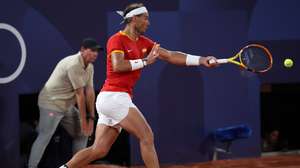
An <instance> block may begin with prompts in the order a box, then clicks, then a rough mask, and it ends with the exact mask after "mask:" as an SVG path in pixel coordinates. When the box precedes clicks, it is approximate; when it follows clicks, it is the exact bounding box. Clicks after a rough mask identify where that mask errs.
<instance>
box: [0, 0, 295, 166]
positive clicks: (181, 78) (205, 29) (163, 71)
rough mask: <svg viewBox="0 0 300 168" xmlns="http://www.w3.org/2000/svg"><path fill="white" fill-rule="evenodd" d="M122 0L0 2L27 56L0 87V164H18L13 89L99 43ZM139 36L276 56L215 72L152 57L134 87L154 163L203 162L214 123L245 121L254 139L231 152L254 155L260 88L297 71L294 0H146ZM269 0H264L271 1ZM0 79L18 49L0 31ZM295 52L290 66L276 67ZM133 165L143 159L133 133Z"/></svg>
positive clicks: (188, 47)
mask: <svg viewBox="0 0 300 168" xmlns="http://www.w3.org/2000/svg"><path fill="white" fill-rule="evenodd" d="M129 2H132V1H124V0H110V1H97V0H91V1H85V2H83V1H67V0H65V1H59V0H44V1H33V0H1V2H0V23H7V24H10V25H12V26H14V27H15V28H16V29H17V30H18V31H19V32H20V33H21V35H22V37H23V38H24V40H25V43H26V48H27V60H26V64H25V67H24V69H23V71H22V73H21V75H20V76H19V77H18V78H17V79H16V80H14V81H12V82H10V83H7V84H0V115H1V117H0V123H1V125H0V134H1V139H0V144H1V146H0V159H1V160H0V162H1V163H2V165H3V166H4V167H10V168H14V167H18V164H19V159H20V158H19V106H18V105H19V102H18V100H19V97H18V96H19V95H20V94H24V93H35V92H38V91H39V90H40V89H41V87H42V86H43V84H44V83H45V81H46V80H47V79H48V77H49V75H50V73H51V72H52V70H53V68H54V66H55V64H56V63H57V62H58V61H59V60H60V59H62V58H63V57H65V56H67V55H70V54H73V53H74V52H77V50H78V48H79V44H80V42H81V40H82V39H83V38H85V37H87V36H91V37H94V38H96V39H97V40H98V41H99V42H100V43H101V44H102V45H103V46H105V44H106V41H107V39H108V38H109V36H110V35H112V34H113V33H115V32H116V31H119V30H120V29H121V28H122V27H121V26H120V25H119V22H120V21H121V18H120V17H119V16H118V15H117V14H115V13H114V11H115V10H120V9H123V8H124V7H125V6H126V5H127V4H128V3H129ZM140 2H143V3H144V4H145V5H146V6H147V7H148V10H149V11H150V21H151V26H150V28H149V30H148V32H147V35H148V36H149V37H151V38H152V39H153V40H154V41H157V42H159V43H160V44H161V46H163V47H165V48H168V49H171V50H180V51H184V52H187V53H191V54H198V55H215V56H217V57H228V56H231V55H233V54H234V53H236V52H237V51H238V50H239V49H240V48H241V47H242V46H244V45H246V44H248V43H251V42H257V43H260V44H263V45H266V46H267V47H268V48H269V49H270V50H271V52H272V53H273V56H274V67H273V69H272V70H271V71H269V72H268V73H266V74H263V75H256V74H252V73H249V72H245V71H241V70H239V69H237V68H236V67H234V66H232V65H224V66H220V67H218V68H216V69H206V68H203V67H189V68H187V67H178V66H174V65H170V64H166V63H165V62H162V61H159V62H157V63H156V64H154V65H152V66H149V67H147V68H146V69H145V70H144V72H143V76H142V78H141V80H140V81H139V83H138V85H137V86H136V89H135V98H134V102H135V103H136V104H137V105H138V106H139V108H140V109H141V110H142V112H143V113H144V115H145V116H146V118H147V120H148V121H149V123H150V125H151V126H152V128H153V131H154V134H155V137H156V146H157V151H158V154H159V156H160V160H161V162H162V163H185V162H197V161H206V160H208V159H209V153H210V152H211V147H212V146H211V145H212V144H211V141H210V139H209V135H210V133H211V132H212V131H213V130H214V129H215V128H218V127H223V126H227V125H233V124H240V123H246V124H248V125H249V126H250V127H251V128H252V129H253V130H254V134H253V136H252V137H251V138H250V139H248V140H245V141H240V142H238V143H236V144H235V145H234V147H233V153H234V155H232V157H235V158H239V157H251V156H259V155H260V97H259V93H260V85H261V84H262V83H291V82H292V83H296V82H299V81H300V78H299V75H298V74H299V72H300V67H299V63H300V62H299V58H298V57H297V55H298V54H299V53H300V48H299V44H300V31H299V30H300V24H299V21H298V20H299V19H298V18H299V17H300V11H299V10H298V9H297V8H298V6H299V5H300V2H299V1H297V0H289V1H280V0H272V1H271V0H248V1H244V0H164V1H158V0H152V1H140ZM270 4H271V5H270ZM0 44H1V45H0V49H1V54H0V77H5V76H7V75H9V74H11V73H12V72H14V70H15V69H16V68H17V66H18V62H19V61H20V54H21V53H20V46H19V45H18V41H17V39H16V38H15V37H14V36H13V35H12V34H11V33H10V32H8V31H5V30H1V29H0ZM286 57H291V58H293V59H294V62H295V66H294V68H293V69H289V70H287V69H285V68H283V66H282V62H283V60H284V58H286ZM104 80H105V53H101V54H100V55H99V58H98V60H97V62H96V63H95V81H94V83H95V86H96V87H97V88H100V87H101V85H102V84H103V82H104ZM132 142H133V143H132V145H131V149H132V155H131V160H132V163H134V164H137V163H141V158H140V156H139V150H138V146H137V143H135V139H132Z"/></svg>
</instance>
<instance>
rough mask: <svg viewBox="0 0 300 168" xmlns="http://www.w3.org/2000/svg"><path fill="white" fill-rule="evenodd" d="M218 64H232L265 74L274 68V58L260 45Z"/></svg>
mask: <svg viewBox="0 0 300 168" xmlns="http://www.w3.org/2000/svg"><path fill="white" fill-rule="evenodd" d="M208 62H209V63H210V64H211V63H215V61H214V60H209V61H208ZM217 63H219V64H225V63H232V64H235V65H238V66H239V67H241V68H243V69H246V70H248V71H251V72H255V73H263V72H266V71H268V70H270V69H271V68H272V65H273V58H272V54H271V53H270V51H269V50H268V49H267V48H266V47H264V46H262V45H259V44H250V45H247V46H246V47H244V48H242V49H241V50H240V51H239V52H238V53H237V54H236V55H235V56H233V57H231V58H226V59H217Z"/></svg>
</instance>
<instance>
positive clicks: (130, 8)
mask: <svg viewBox="0 0 300 168" xmlns="http://www.w3.org/2000/svg"><path fill="white" fill-rule="evenodd" d="M143 6H144V4H142V3H132V4H129V5H128V6H126V8H125V9H124V11H123V12H124V16H126V14H127V13H129V12H130V11H132V10H134V9H136V8H140V7H143ZM130 21H131V18H127V19H125V20H124V23H125V24H128V23H129V22H130Z"/></svg>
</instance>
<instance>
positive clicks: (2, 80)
mask: <svg viewBox="0 0 300 168" xmlns="http://www.w3.org/2000/svg"><path fill="white" fill-rule="evenodd" d="M1 29H4V30H7V31H9V32H11V33H12V34H13V35H15V36H16V37H17V39H18V41H19V44H20V46H21V61H20V63H19V65H18V68H17V69H16V71H15V72H14V73H12V74H11V75H9V76H7V77H0V84H1V83H9V82H11V81H13V80H14V79H16V78H17V77H18V76H19V75H20V73H21V72H22V70H23V68H24V65H25V61H26V46H25V42H24V39H23V37H22V36H21V34H20V33H19V32H18V30H17V29H16V28H14V27H13V26H11V25H9V24H5V23H0V30H1Z"/></svg>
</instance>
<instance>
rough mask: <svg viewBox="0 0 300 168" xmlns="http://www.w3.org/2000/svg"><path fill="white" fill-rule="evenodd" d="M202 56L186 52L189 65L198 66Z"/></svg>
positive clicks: (186, 61)
mask: <svg viewBox="0 0 300 168" xmlns="http://www.w3.org/2000/svg"><path fill="white" fill-rule="evenodd" d="M200 58H201V56H196V55H190V54H186V60H185V63H186V65H187V66H197V65H200V62H199V59H200Z"/></svg>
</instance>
